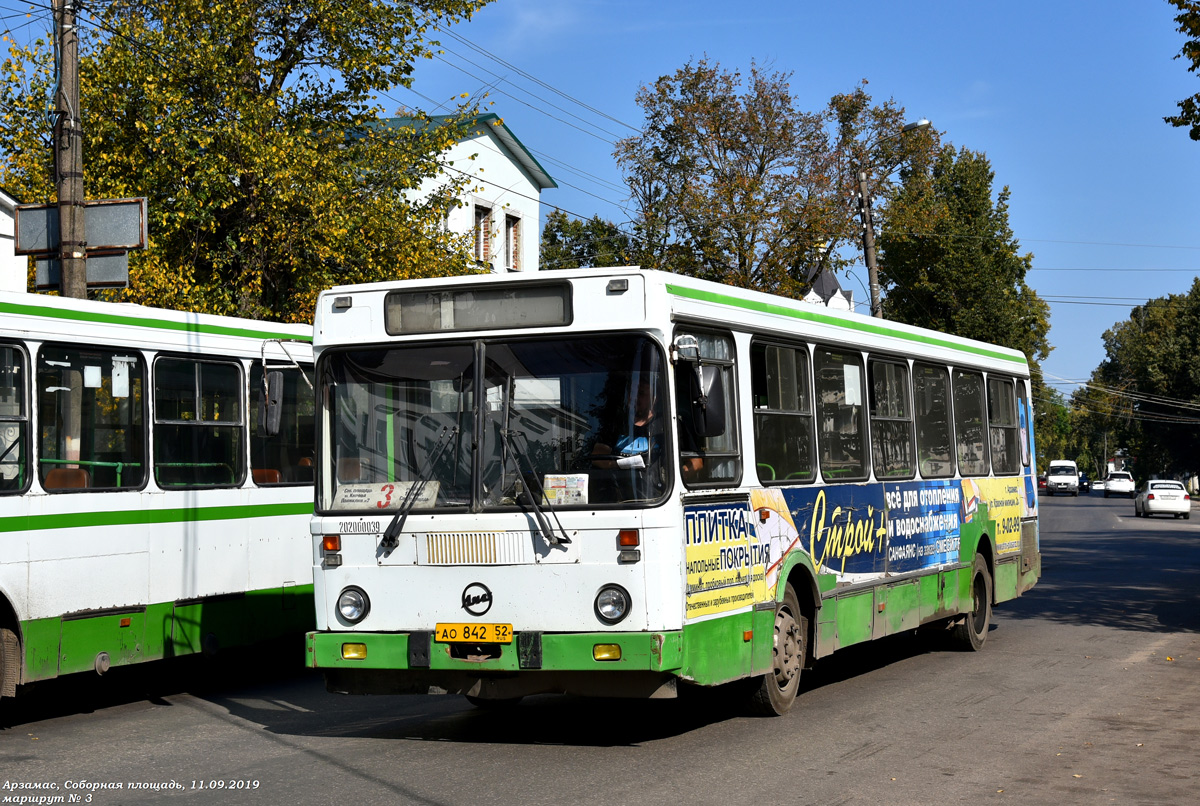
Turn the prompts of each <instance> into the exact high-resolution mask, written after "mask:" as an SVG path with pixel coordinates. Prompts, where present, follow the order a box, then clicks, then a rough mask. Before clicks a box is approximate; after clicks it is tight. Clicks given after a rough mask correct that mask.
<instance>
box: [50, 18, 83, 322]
mask: <svg viewBox="0 0 1200 806" xmlns="http://www.w3.org/2000/svg"><path fill="white" fill-rule="evenodd" d="M77 2H78V0H53V9H54V20H55V23H56V25H57V29H58V30H57V32H56V35H57V36H58V93H57V95H56V97H55V106H56V112H57V114H56V115H55V121H54V184H55V187H56V188H57V190H58V237H59V248H60V252H59V260H60V264H59V265H60V267H61V277H62V282H61V285H60V287H59V293H60V294H61V295H62V296H64V297H74V298H76V299H87V262H86V261H87V258H86V253H87V243H86V237H85V235H84V223H83V222H84V213H83V203H84V196H83V124H82V121H81V120H80V117H79V32H78V29H77V28H76V25H75V12H76V3H77Z"/></svg>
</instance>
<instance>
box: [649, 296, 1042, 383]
mask: <svg viewBox="0 0 1200 806" xmlns="http://www.w3.org/2000/svg"><path fill="white" fill-rule="evenodd" d="M667 293H669V294H672V295H674V296H676V297H684V298H685V299H694V300H699V301H701V302H715V303H717V304H718V305H730V306H733V307H735V308H744V309H746V310H749V311H758V312H759V313H771V314H775V315H777V316H787V317H790V318H792V319H802V320H805V321H808V322H815V323H817V324H821V325H831V326H833V327H841V328H846V329H847V330H857V331H861V332H863V333H872V334H874V335H877V336H891V337H892V338H896V339H904V340H906V341H912V342H917V343H918V344H927V345H930V346H933V347H945V348H947V349H950V350H957V351H959V352H964V353H973V354H975V355H980V356H984V357H985V358H998V359H1000V360H1002V361H1012V362H1013V363H1016V364H1020V365H1021V366H1027V365H1028V362H1027V361H1026V360H1025V357H1024V356H1021V355H1011V354H1009V353H1002V352H999V351H998V350H989V349H987V348H986V347H975V346H972V345H969V344H956V343H955V342H952V341H949V340H947V339H941V338H937V337H936V336H924V335H921V334H920V333H907V332H905V331H903V330H897V329H896V328H893V327H888V326H887V325H885V324H879V322H880V321H881V320H878V319H867V320H865V321H862V322H857V321H849V322H848V321H845V320H843V319H838V318H836V317H833V316H828V315H827V314H823V313H820V312H818V311H799V310H796V309H794V308H788V307H786V306H784V305H776V304H774V303H770V302H757V301H755V300H749V299H741V298H739V297H734V296H730V295H729V294H718V293H716V292H713V291H702V290H700V289H696V288H686V287H684V286H681V285H667Z"/></svg>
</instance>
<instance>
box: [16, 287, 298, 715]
mask: <svg viewBox="0 0 1200 806" xmlns="http://www.w3.org/2000/svg"><path fill="white" fill-rule="evenodd" d="M311 340H312V329H311V328H309V327H302V326H291V325H276V324H270V323H266V322H255V321H248V320H242V319H230V318H224V317H216V316H204V315H198V314H189V313H180V312H176V311H166V310H157V309H152V308H145V307H139V306H136V305H122V304H110V303H102V302H91V301H86V300H72V299H61V298H57V297H48V296H41V295H34V294H16V293H3V294H0V698H7V697H11V696H13V695H14V694H15V693H16V691H17V687H18V686H21V685H24V684H28V683H33V682H36V681H41V680H48V679H51V678H55V677H58V676H60V675H66V674H71V673H76V672H93V671H95V672H100V673H104V672H106V671H107V670H108V669H109V668H111V667H114V666H122V665H128V664H134V663H140V662H143V661H151V660H158V659H162V658H169V657H173V656H179V655H187V654H191V653H197V652H212V651H215V650H218V649H223V648H229V647H233V646H238V645H243V644H247V643H250V642H252V641H258V640H262V639H270V638H277V637H281V636H284V635H287V634H289V633H290V634H293V635H296V636H303V634H304V632H305V631H306V630H307V629H309V628H311V626H312V624H313V600H312V561H311V548H310V545H309V538H308V523H309V521H310V519H311V517H312V501H313V475H314V466H313V432H314V402H313V392H312V388H311V375H312V343H311Z"/></svg>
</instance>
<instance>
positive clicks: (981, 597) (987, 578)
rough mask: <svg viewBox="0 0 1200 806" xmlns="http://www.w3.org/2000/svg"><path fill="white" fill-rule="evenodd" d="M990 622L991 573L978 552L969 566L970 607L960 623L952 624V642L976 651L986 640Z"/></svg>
mask: <svg viewBox="0 0 1200 806" xmlns="http://www.w3.org/2000/svg"><path fill="white" fill-rule="evenodd" d="M991 624H992V575H991V574H989V573H988V567H987V562H985V561H984V559H983V557H982V556H981V555H979V554H976V555H975V564H974V565H973V566H972V567H971V609H970V611H968V612H967V614H966V617H965V618H964V619H963V620H962V623H960V624H956V625H955V626H954V632H953V637H954V643H955V644H957V645H958V646H959V647H960V648H962V649H966V650H970V651H972V652H978V651H979V650H981V649H983V643H984V641H986V640H987V634H988V627H990V626H991Z"/></svg>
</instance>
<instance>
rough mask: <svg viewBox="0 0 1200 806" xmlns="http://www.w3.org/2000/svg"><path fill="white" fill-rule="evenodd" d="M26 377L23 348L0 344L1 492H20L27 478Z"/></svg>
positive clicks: (27, 425)
mask: <svg viewBox="0 0 1200 806" xmlns="http://www.w3.org/2000/svg"><path fill="white" fill-rule="evenodd" d="M28 376H29V363H28V361H27V360H26V358H25V351H24V350H22V349H21V348H20V347H18V346H16V345H13V344H0V494H3V493H18V492H21V491H22V490H24V489H25V487H26V484H27V482H28V480H29V462H28V451H27V449H26V445H27V444H28V440H29V436H28V434H29V415H28V412H27V410H26V406H25V399H26V395H27V394H28V392H27V391H26V388H25V383H26V380H25V379H26V378H27V377H28Z"/></svg>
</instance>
